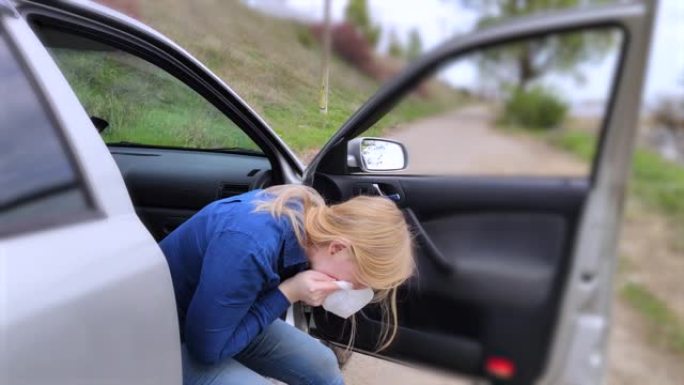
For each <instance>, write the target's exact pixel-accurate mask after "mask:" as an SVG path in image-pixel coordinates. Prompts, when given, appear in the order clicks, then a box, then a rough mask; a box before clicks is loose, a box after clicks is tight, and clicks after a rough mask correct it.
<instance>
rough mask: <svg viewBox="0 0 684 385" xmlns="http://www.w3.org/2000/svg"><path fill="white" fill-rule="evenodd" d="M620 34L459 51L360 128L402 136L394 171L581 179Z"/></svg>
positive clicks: (605, 103)
mask: <svg viewBox="0 0 684 385" xmlns="http://www.w3.org/2000/svg"><path fill="white" fill-rule="evenodd" d="M621 37H622V35H621V33H620V30H618V29H617V28H602V29H596V30H586V31H576V32H568V33H562V34H561V33H557V34H550V35H547V36H540V37H534V38H528V39H526V40H523V41H515V42H508V43H505V44H501V45H497V46H491V47H487V48H482V49H478V50H475V51H471V52H468V53H465V54H462V55H460V56H458V57H456V58H454V59H452V60H450V61H447V62H446V63H445V65H443V66H441V67H440V68H439V69H438V70H437V71H436V72H435V74H434V75H433V76H432V77H430V78H429V79H428V80H426V81H424V82H422V83H421V84H420V85H419V86H418V87H416V88H415V90H414V91H413V92H412V94H410V95H408V96H407V97H405V98H404V99H403V101H402V102H401V103H399V105H398V106H397V107H395V108H394V109H393V110H392V111H391V112H390V113H388V114H387V115H385V116H384V117H383V118H382V119H381V120H380V121H378V122H377V123H376V124H375V125H374V126H373V127H372V128H371V129H370V130H369V131H366V132H365V133H363V134H362V136H365V137H381V138H385V139H392V140H396V141H399V142H402V143H403V144H404V145H405V146H406V149H407V153H408V168H406V169H405V170H403V171H400V172H399V173H405V174H445V175H485V176H553V177H556V176H560V177H588V176H589V175H590V174H591V169H592V159H593V158H594V154H595V152H596V148H597V138H598V136H599V133H600V131H601V129H602V127H603V124H604V119H605V116H606V112H607V110H608V107H609V100H610V96H611V90H612V86H613V80H614V78H615V74H616V71H617V68H618V62H619V57H620V51H621Z"/></svg>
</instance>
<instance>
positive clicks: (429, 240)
mask: <svg viewBox="0 0 684 385" xmlns="http://www.w3.org/2000/svg"><path fill="white" fill-rule="evenodd" d="M654 8H655V4H654V2H645V3H643V4H642V3H629V4H613V5H609V6H602V7H596V8H592V9H579V10H573V11H566V12H559V13H556V14H552V13H549V14H547V15H544V16H536V17H528V18H522V19H519V20H514V21H512V22H510V23H507V24H506V23H504V24H501V25H497V26H495V27H492V28H490V29H484V30H481V31H476V32H475V33H472V34H469V35H466V36H464V37H462V38H456V39H454V40H452V41H450V42H447V43H445V44H444V45H442V46H440V47H438V48H436V49H435V50H433V51H432V52H430V53H428V54H427V55H426V56H424V57H423V58H421V59H419V60H417V61H416V62H414V63H412V65H411V66H410V67H409V68H408V69H407V70H406V71H405V72H404V73H403V74H402V75H400V76H398V77H396V78H395V79H394V80H393V81H391V82H390V83H389V84H386V85H385V86H384V87H383V88H382V89H381V90H380V91H379V92H378V94H376V95H375V96H374V97H373V98H371V99H370V100H369V101H368V102H367V103H366V104H365V105H364V106H362V107H361V108H359V110H358V111H357V112H356V113H355V114H354V115H353V116H352V117H351V118H350V119H349V120H348V121H347V122H346V123H345V124H344V125H343V126H342V128H341V129H340V130H339V131H338V133H336V134H335V136H334V137H333V138H332V139H331V140H330V141H329V142H328V144H326V146H325V147H324V148H323V150H322V151H321V153H319V154H318V155H317V156H316V157H315V158H314V159H313V161H312V162H311V166H310V167H309V168H308V169H307V170H306V171H305V182H306V183H308V184H311V185H312V186H313V187H314V188H316V189H317V190H318V191H319V192H320V193H321V194H322V195H324V196H325V197H326V198H327V199H328V200H329V201H331V202H335V201H340V200H344V199H347V198H350V197H351V196H354V195H358V194H382V195H386V196H387V198H388V199H392V200H393V201H395V202H396V203H397V204H398V206H399V207H400V208H402V209H403V210H404V212H405V214H406V218H407V220H408V222H409V224H410V225H411V227H412V228H413V231H414V233H415V234H416V244H417V250H416V258H417V265H418V269H417V273H416V275H415V276H414V277H413V278H412V279H410V280H409V282H407V283H406V284H405V285H403V286H402V287H400V289H399V296H398V308H399V309H398V312H399V325H400V328H399V329H398V334H397V338H396V341H395V342H394V343H393V344H392V345H391V346H390V347H389V348H388V349H387V350H385V351H382V352H376V351H375V347H376V343H377V338H378V335H379V334H378V333H379V331H380V330H381V325H382V320H381V316H380V311H379V309H378V308H376V307H368V308H366V309H364V310H363V311H362V312H361V314H360V315H359V316H358V317H357V325H356V330H357V334H356V339H355V340H354V347H355V348H356V349H357V350H360V351H364V352H368V353H371V354H374V355H377V356H380V357H385V358H390V359H398V360H401V361H411V362H419V363H423V364H427V365H431V366H433V367H438V368H440V369H445V370H450V371H454V372H458V373H465V374H471V375H475V376H476V377H484V378H487V379H488V380H491V381H493V382H494V383H497V384H498V383H501V384H531V383H537V384H554V385H555V384H575V383H592V384H593V383H599V382H600V378H601V373H602V371H603V368H604V364H603V363H604V362H605V360H602V358H603V357H604V354H605V346H606V345H605V341H606V336H607V330H608V329H607V322H608V317H609V301H610V293H611V291H612V284H611V277H612V269H614V266H615V264H614V253H615V240H616V237H615V236H616V233H617V229H618V223H619V222H618V221H619V217H620V213H621V202H622V199H623V198H624V193H625V190H624V188H625V180H626V178H627V175H628V169H629V167H628V165H629V156H630V154H631V151H632V145H633V138H634V132H635V124H634V122H636V121H637V118H636V113H637V111H638V107H637V106H638V103H639V96H640V91H641V84H642V81H643V75H644V66H645V55H646V53H647V52H648V47H649V44H650V33H651V29H652V21H653V12H654ZM605 26H610V27H617V29H618V30H620V31H621V32H622V33H623V37H624V39H623V45H622V55H621V57H620V60H618V63H619V65H618V70H617V71H616V75H615V81H614V83H613V90H612V93H611V95H612V97H611V99H610V101H609V102H608V103H607V112H606V118H605V120H604V123H603V126H602V127H603V129H602V130H601V134H600V140H599V145H598V148H597V155H596V157H595V158H594V163H593V169H592V174H591V175H589V176H587V177H586V178H547V177H544V178H531V177H530V178H528V177H458V176H453V177H452V176H425V175H397V174H394V175H392V174H382V175H380V174H379V173H378V174H373V173H365V174H364V173H361V172H358V171H357V170H356V169H354V168H350V167H349V166H348V163H347V156H348V153H347V151H348V142H349V141H350V140H351V139H353V138H356V137H357V136H359V135H361V134H362V133H363V132H364V131H365V130H367V129H369V128H371V127H372V126H373V125H374V124H375V123H376V122H377V121H379V120H380V119H381V118H382V117H383V116H384V115H386V114H387V113H388V112H389V111H390V110H391V109H392V108H393V107H394V106H395V105H396V104H397V103H398V102H399V101H400V100H401V99H402V98H404V97H407V95H408V94H409V93H410V91H411V90H412V89H413V88H414V87H417V86H418V85H419V84H420V83H421V82H422V81H424V80H425V79H426V78H427V76H429V75H430V74H432V73H434V72H435V71H436V69H438V68H439V67H440V66H441V65H442V64H445V63H448V62H449V61H451V60H453V59H454V58H457V57H459V55H463V54H466V53H469V52H473V51H476V50H478V49H480V48H484V47H492V46H495V45H497V44H505V43H508V42H515V41H519V40H523V39H528V38H533V37H535V36H547V35H548V34H552V33H555V32H559V33H562V32H564V31H580V30H584V29H594V28H600V27H605ZM628 116H629V117H628ZM409 156H410V154H409ZM540 161H543V160H541V159H540ZM313 320H314V323H313V328H312V331H313V333H317V334H318V335H320V336H322V337H323V338H326V339H330V340H332V341H335V342H336V343H339V344H341V345H345V344H347V343H348V341H349V339H348V338H349V331H350V325H349V322H345V321H344V320H341V319H339V318H337V317H335V316H333V315H330V314H328V313H326V312H325V311H324V310H321V309H314V310H313ZM445 356H447V357H448V358H445ZM592 357H593V358H592ZM597 357H599V358H598V359H597ZM502 360H503V361H502ZM492 362H493V363H495V364H494V366H491V363H492ZM500 362H504V363H505V364H506V365H507V367H508V368H509V369H511V370H510V371H508V372H507V374H506V375H503V376H502V375H500V374H499V373H497V371H496V363H500Z"/></svg>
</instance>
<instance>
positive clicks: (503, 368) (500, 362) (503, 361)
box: [485, 357, 515, 380]
mask: <svg viewBox="0 0 684 385" xmlns="http://www.w3.org/2000/svg"><path fill="white" fill-rule="evenodd" d="M485 369H486V370H487V373H489V374H490V375H492V376H494V377H497V378H501V379H505V380H507V379H510V378H512V377H513V375H514V374H515V364H514V363H513V361H511V360H509V359H508V358H503V357H489V358H487V361H486V363H485Z"/></svg>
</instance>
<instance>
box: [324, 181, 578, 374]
mask: <svg viewBox="0 0 684 385" xmlns="http://www.w3.org/2000/svg"><path fill="white" fill-rule="evenodd" d="M320 180H321V182H320V185H326V186H328V187H327V189H326V188H324V187H317V188H319V190H325V191H328V194H330V191H333V190H334V191H336V192H337V194H334V195H336V196H337V197H338V199H340V200H344V199H347V198H349V197H351V196H353V195H356V194H357V193H358V192H359V186H369V185H370V186H373V185H377V186H382V190H383V191H390V192H391V193H394V194H400V202H399V205H400V207H402V208H403V210H404V213H405V217H406V218H407V222H408V223H409V224H410V225H411V227H412V231H413V233H414V235H415V239H416V244H417V246H418V248H417V253H416V257H417V274H416V278H414V279H413V280H412V281H411V282H409V284H407V285H406V286H405V287H403V288H402V290H401V294H400V295H399V309H398V312H399V320H400V329H399V331H398V337H397V341H396V343H394V344H393V346H392V347H391V348H390V350H389V351H387V352H384V353H383V355H386V356H389V357H392V358H395V359H407V358H410V359H411V360H412V361H418V362H422V363H425V364H432V365H436V366H440V367H443V368H447V369H449V370H452V371H456V372H459V373H468V374H475V375H482V374H483V372H482V371H483V367H482V360H483V358H484V357H485V356H493V355H503V356H506V357H515V363H516V364H517V365H518V366H519V367H520V368H521V369H520V370H521V372H519V373H518V378H519V379H522V380H521V381H525V380H527V379H529V378H532V377H533V376H534V375H538V374H539V370H540V369H541V367H542V364H543V362H544V357H545V355H546V354H547V346H548V343H549V339H550V337H551V325H552V324H553V320H554V318H553V316H552V314H554V313H555V311H556V309H557V305H558V298H559V296H560V289H561V287H562V283H563V280H562V277H563V276H564V274H565V273H566V271H567V266H568V259H569V257H570V255H571V248H572V242H571V240H572V239H573V237H574V235H575V229H576V226H577V219H578V218H577V215H578V212H579V211H580V209H581V208H582V205H583V203H584V198H585V196H586V194H587V191H588V182H586V181H582V180H563V179H558V180H553V179H542V178H530V179H528V180H522V179H519V178H508V180H506V179H501V178H474V177H449V176H396V177H390V176H363V175H357V176H351V175H347V176H342V175H325V176H321V177H320ZM315 186H316V185H315ZM332 186H335V187H332ZM437 309H438V310H437ZM436 314H437V315H438V316H436ZM333 319H335V317H334V316H331V315H329V314H328V313H326V312H324V311H323V310H320V309H316V310H314V320H315V323H316V331H315V332H316V333H321V335H322V336H324V337H325V338H327V339H333V340H335V341H337V342H338V343H340V344H345V343H346V342H347V340H346V338H348V336H347V335H346V334H344V333H342V334H340V332H339V331H340V330H342V329H343V326H342V324H343V323H342V321H340V320H339V319H338V320H337V322H335V321H333ZM357 322H358V325H357V327H358V330H359V333H358V335H357V336H356V338H355V340H356V341H357V342H356V343H355V345H356V346H357V347H358V348H359V349H360V350H364V351H368V352H372V351H373V350H374V347H375V345H376V343H377V338H378V336H379V335H380V326H381V315H380V312H379V309H374V308H370V309H366V310H364V311H363V312H362V314H361V315H359V316H358V317H357Z"/></svg>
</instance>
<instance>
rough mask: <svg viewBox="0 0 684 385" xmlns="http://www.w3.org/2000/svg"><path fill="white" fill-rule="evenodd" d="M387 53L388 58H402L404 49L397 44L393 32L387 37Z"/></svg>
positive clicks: (397, 40)
mask: <svg viewBox="0 0 684 385" xmlns="http://www.w3.org/2000/svg"><path fill="white" fill-rule="evenodd" d="M387 53H389V55H390V56H392V57H396V58H400V57H403V56H404V49H403V48H402V47H401V43H400V42H399V39H398V38H397V34H396V33H395V32H394V31H392V33H391V34H390V36H389V45H388V47H387Z"/></svg>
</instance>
